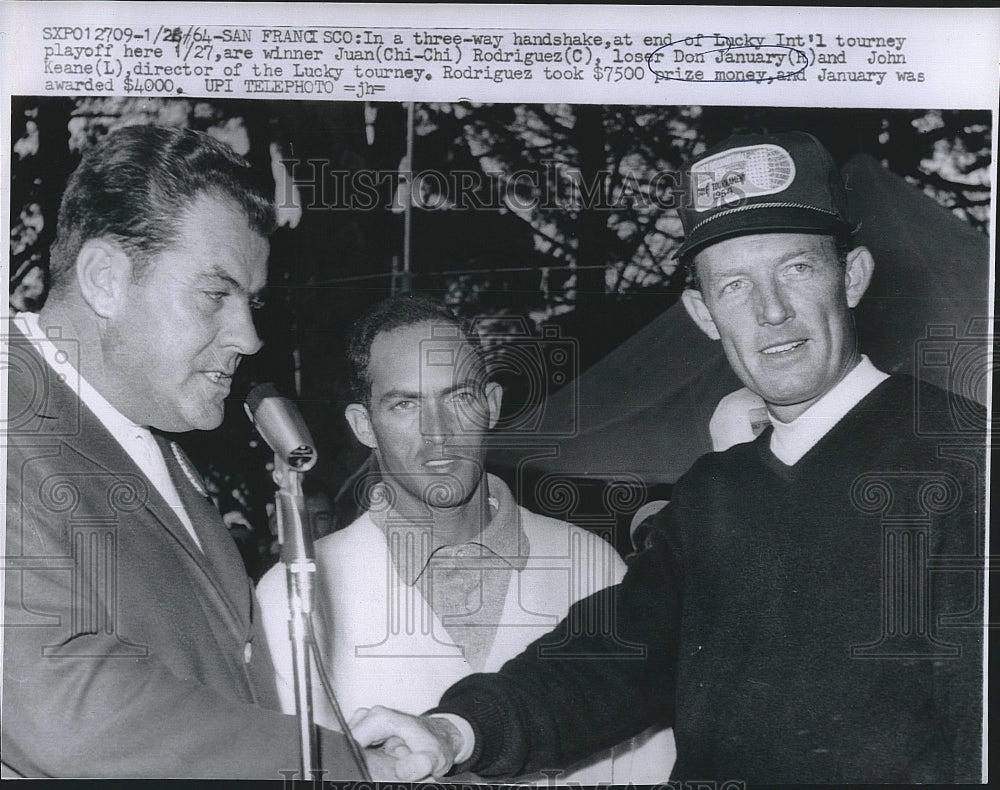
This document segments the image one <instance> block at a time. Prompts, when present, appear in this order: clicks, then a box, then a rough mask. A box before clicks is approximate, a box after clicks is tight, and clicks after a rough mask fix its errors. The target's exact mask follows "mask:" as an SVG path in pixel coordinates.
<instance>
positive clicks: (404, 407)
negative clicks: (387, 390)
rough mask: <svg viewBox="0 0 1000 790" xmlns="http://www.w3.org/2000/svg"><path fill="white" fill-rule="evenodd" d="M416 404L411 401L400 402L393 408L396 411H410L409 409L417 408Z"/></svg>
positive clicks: (393, 405)
mask: <svg viewBox="0 0 1000 790" xmlns="http://www.w3.org/2000/svg"><path fill="white" fill-rule="evenodd" d="M416 405H417V404H416V403H414V402H413V401H411V400H400V401H396V402H395V403H394V404H392V408H393V409H395V410H396V411H408V410H409V409H412V408H415V407H416Z"/></svg>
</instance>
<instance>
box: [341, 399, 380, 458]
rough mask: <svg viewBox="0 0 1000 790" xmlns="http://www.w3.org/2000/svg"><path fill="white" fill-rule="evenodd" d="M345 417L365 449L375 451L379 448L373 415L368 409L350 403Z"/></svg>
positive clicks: (358, 404)
mask: <svg viewBox="0 0 1000 790" xmlns="http://www.w3.org/2000/svg"><path fill="white" fill-rule="evenodd" d="M344 417H346V418H347V424H348V425H350V426H351V430H352V431H354V435H355V436H357V437H358V441H359V442H361V444H363V445H364V446H365V447H371V448H372V449H373V450H375V449H377V448H378V442H377V441H376V440H375V431H373V430H372V419H371V415H370V414H369V413H368V409H367V408H365V407H364V406H363V405H362V404H360V403H348V404H347V408H346V409H344Z"/></svg>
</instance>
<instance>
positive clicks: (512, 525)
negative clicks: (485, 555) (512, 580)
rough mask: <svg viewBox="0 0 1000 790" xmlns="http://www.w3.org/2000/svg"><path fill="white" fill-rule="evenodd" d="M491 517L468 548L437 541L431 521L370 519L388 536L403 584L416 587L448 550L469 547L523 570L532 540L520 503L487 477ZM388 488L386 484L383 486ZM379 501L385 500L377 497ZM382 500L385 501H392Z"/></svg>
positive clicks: (376, 513) (387, 515)
mask: <svg viewBox="0 0 1000 790" xmlns="http://www.w3.org/2000/svg"><path fill="white" fill-rule="evenodd" d="M486 482H487V484H488V486H489V491H490V497H489V506H490V515H491V518H490V520H489V522H488V523H487V524H485V525H484V526H483V528H482V529H481V530H480V533H479V535H478V536H477V538H476V539H474V540H469V541H466V542H465V543H464V544H447V543H443V542H440V541H435V539H434V533H433V524H432V523H431V522H430V520H429V519H428V520H421V521H412V520H409V519H407V518H405V517H404V516H402V515H401V514H399V513H398V512H397V511H395V510H392V509H390V510H388V511H386V510H378V509H375V510H370V511H369V513H368V515H369V516H370V517H371V520H372V521H373V522H374V523H375V525H376V526H377V527H378V528H379V529H380V530H381V531H382V532H383V533H384V534H385V536H386V538H387V539H388V542H389V555H390V557H391V558H392V561H393V564H394V565H395V567H396V571H397V572H398V573H399V575H400V577H401V578H402V579H403V581H404V582H405V583H406V584H408V585H410V586H412V585H414V584H416V583H417V581H418V580H419V579H420V577H421V575H422V574H423V572H424V570H426V568H427V565H428V563H429V562H430V561H431V559H432V558H433V557H434V554H435V553H436V552H437V551H439V550H440V549H442V548H444V547H446V546H452V545H467V546H472V547H481V548H483V549H486V550H487V551H489V552H490V554H492V555H495V556H496V557H498V558H499V559H501V560H503V562H504V563H505V564H507V565H509V566H510V567H511V568H513V569H514V570H516V571H520V570H523V569H524V567H525V565H526V564H527V561H528V538H527V536H526V535H525V534H524V527H523V526H522V524H521V516H520V513H519V508H518V507H517V503H516V502H515V501H514V497H513V495H512V494H511V492H510V489H509V488H508V487H507V485H506V484H505V483H504V482H503V481H502V480H501V479H500V478H499V477H496V476H494V475H487V476H486ZM380 485H384V484H380ZM375 499H376V500H379V499H381V498H379V497H375ZM388 499H391V498H387V499H382V501H388Z"/></svg>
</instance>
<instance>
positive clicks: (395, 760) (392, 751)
mask: <svg viewBox="0 0 1000 790" xmlns="http://www.w3.org/2000/svg"><path fill="white" fill-rule="evenodd" d="M459 722H461V724H459ZM462 725H465V726H466V727H468V732H467V733H463V732H462ZM348 726H349V727H350V730H351V733H352V735H353V736H354V739H355V740H356V741H357V742H358V744H359V745H360V746H361V747H362V748H363V749H364V754H365V759H366V760H367V762H368V769H369V771H370V772H371V774H372V778H373V779H374V780H375V781H379V782H385V781H401V782H419V781H423V780H429V779H438V778H440V777H442V776H444V775H445V774H446V773H448V771H450V770H451V768H452V766H453V765H455V763H458V762H462V761H464V760H467V759H468V758H469V757H470V756H471V754H472V746H473V744H472V729H471V727H469V725H468V724H466V723H465V722H464V721H462V720H461V719H457V717H450V716H443V715H431V716H411V715H410V714H408V713H401V712H399V711H396V710H392V709H391V708H383V707H382V706H381V705H376V706H375V707H373V708H371V709H369V708H359V709H358V710H356V711H355V712H354V715H353V716H352V717H351V720H350V721H349V722H348Z"/></svg>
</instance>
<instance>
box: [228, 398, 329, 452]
mask: <svg viewBox="0 0 1000 790" xmlns="http://www.w3.org/2000/svg"><path fill="white" fill-rule="evenodd" d="M243 408H244V409H245V410H246V413H247V417H249V418H250V422H251V423H253V425H254V427H256V428H257V430H258V431H259V432H260V435H261V437H262V438H263V439H264V441H265V442H267V445H268V447H270V448H271V449H272V450H274V454H275V455H276V456H277V457H278V458H279V459H281V460H282V461H284V462H285V463H286V464H288V466H289V467H291V468H292V469H294V470H295V471H297V472H305V471H308V470H309V469H312V468H313V467H314V466H315V465H316V461H317V459H318V457H319V456H318V454H317V452H316V444H315V443H314V442H313V439H312V436H311V435H310V434H309V428H308V427H307V426H306V423H305V420H303V419H302V415H301V414H300V413H299V410H298V409H297V408H296V407H295V404H294V403H292V401H290V400H289V399H288V398H286V397H284V396H282V395H280V394H278V390H277V389H276V388H275V386H274V384H272V383H270V382H266V383H264V384H258V385H257V386H256V387H254V388H253V389H252V390H250V392H249V394H248V395H247V397H246V402H245V403H244V404H243Z"/></svg>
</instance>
